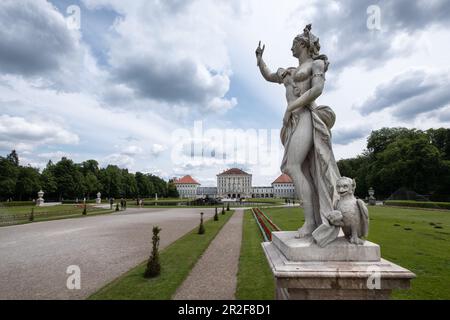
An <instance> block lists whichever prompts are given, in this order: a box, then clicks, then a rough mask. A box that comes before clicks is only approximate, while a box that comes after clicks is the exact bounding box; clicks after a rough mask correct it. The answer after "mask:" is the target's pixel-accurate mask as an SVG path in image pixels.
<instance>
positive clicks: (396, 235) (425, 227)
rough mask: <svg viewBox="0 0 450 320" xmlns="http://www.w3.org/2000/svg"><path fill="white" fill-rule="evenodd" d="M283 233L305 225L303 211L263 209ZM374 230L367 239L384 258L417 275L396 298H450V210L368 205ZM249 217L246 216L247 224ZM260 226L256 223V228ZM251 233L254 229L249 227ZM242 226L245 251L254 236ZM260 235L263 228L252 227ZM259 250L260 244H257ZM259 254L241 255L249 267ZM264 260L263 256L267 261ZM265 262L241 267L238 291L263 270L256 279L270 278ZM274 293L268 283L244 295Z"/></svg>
mask: <svg viewBox="0 0 450 320" xmlns="http://www.w3.org/2000/svg"><path fill="white" fill-rule="evenodd" d="M263 211H264V212H265V213H266V214H267V215H268V216H269V217H270V218H271V219H272V221H273V222H274V223H275V224H277V225H278V226H279V227H280V228H281V229H282V230H296V229H298V228H299V227H300V226H301V225H302V223H303V212H302V211H301V209H299V208H268V209H264V210H263ZM369 211H370V220H371V221H370V230H369V237H368V240H370V241H372V242H375V243H378V244H379V245H380V246H381V254H382V256H383V258H385V259H387V260H390V261H392V262H394V263H397V264H399V265H401V266H402V267H405V268H407V269H409V270H411V271H412V272H414V273H415V274H416V275H417V278H416V279H414V280H413V281H412V288H411V289H410V290H398V291H395V292H394V294H393V298H394V299H450V286H449V285H448V284H449V283H450V212H440V211H430V210H417V209H400V208H392V207H390V208H387V207H370V208H369ZM249 217H250V213H246V218H245V219H246V221H247V219H249ZM255 226H256V224H255ZM247 229H249V230H250V228H249V227H247ZM249 230H246V229H245V227H244V236H245V237H249V238H250V240H248V239H244V242H243V247H242V248H243V249H242V250H247V248H246V246H245V245H244V243H245V242H251V241H254V238H255V235H252V234H251V233H250V232H248V231H249ZM254 233H255V234H257V235H259V230H258V229H257V228H254ZM255 250H256V246H255ZM257 251H258V253H252V254H251V255H249V254H248V253H245V254H243V253H244V252H245V251H243V252H241V265H242V266H243V267H244V266H246V265H247V264H248V263H251V261H252V259H255V256H258V257H259V259H260V258H261V257H264V253H263V251H262V249H261V248H260V247H258V248H257ZM264 260H265V257H264ZM266 267H267V262H265V264H264V268H263V267H262V266H261V265H259V266H258V269H251V268H245V267H244V268H243V269H242V271H241V270H240V271H239V273H240V275H239V278H240V280H241V283H240V287H242V288H250V287H251V285H252V284H251V281H254V279H253V275H252V274H251V273H252V272H258V273H261V272H263V273H264V274H263V275H259V276H258V277H263V278H265V277H268V276H269V275H270V276H272V275H271V273H270V270H268V268H266ZM256 291H266V292H267V294H270V293H271V292H273V284H267V285H266V286H265V287H264V288H260V290H255V292H254V293H253V294H252V293H251V291H249V290H243V291H242V292H243V297H245V298H247V299H258V298H259V297H261V296H262V294H261V292H256Z"/></svg>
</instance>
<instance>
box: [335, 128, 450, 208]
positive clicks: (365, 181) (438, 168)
mask: <svg viewBox="0 0 450 320" xmlns="http://www.w3.org/2000/svg"><path fill="white" fill-rule="evenodd" d="M338 167H339V170H340V172H341V175H343V176H348V177H352V178H355V179H356V194H357V195H358V196H359V197H361V198H365V197H366V196H367V190H368V189H369V188H370V187H373V188H374V189H375V192H376V197H377V198H383V199H386V198H388V197H390V196H391V195H392V194H394V193H399V192H400V193H401V191H402V190H404V191H406V190H408V191H413V192H415V193H417V194H420V195H424V196H426V198H428V199H429V200H432V201H450V129H446V128H440V129H429V130H426V131H422V130H417V129H407V128H382V129H380V130H376V131H372V133H371V134H370V136H369V137H368V139H367V149H366V150H364V152H363V153H362V154H361V155H359V156H357V157H355V158H351V159H344V160H340V161H338Z"/></svg>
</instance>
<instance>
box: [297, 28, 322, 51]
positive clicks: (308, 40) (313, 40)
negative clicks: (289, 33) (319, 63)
mask: <svg viewBox="0 0 450 320" xmlns="http://www.w3.org/2000/svg"><path fill="white" fill-rule="evenodd" d="M291 50H292V54H293V56H294V57H296V58H298V57H299V56H300V54H301V52H302V50H306V51H307V53H308V54H309V55H310V56H311V57H314V56H317V55H319V51H320V43H319V38H318V37H316V36H315V35H313V34H312V33H311V24H308V25H307V26H306V27H305V29H303V33H301V34H299V35H297V36H296V37H295V38H294V41H293V43H292V49H291Z"/></svg>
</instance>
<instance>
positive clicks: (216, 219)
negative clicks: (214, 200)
mask: <svg viewBox="0 0 450 320" xmlns="http://www.w3.org/2000/svg"><path fill="white" fill-rule="evenodd" d="M214 221H219V215H218V214H217V207H216V213H215V214H214Z"/></svg>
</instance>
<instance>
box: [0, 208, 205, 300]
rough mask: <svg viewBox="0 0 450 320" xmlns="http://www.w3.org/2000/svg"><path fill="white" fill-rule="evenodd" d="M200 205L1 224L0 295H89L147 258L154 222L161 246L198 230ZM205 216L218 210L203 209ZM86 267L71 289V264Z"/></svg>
mask: <svg viewBox="0 0 450 320" xmlns="http://www.w3.org/2000/svg"><path fill="white" fill-rule="evenodd" d="M199 210H200V209H190V208H186V209H182V208H180V209H165V208H164V209H131V208H130V209H129V210H127V211H125V212H120V213H114V214H111V215H102V216H92V217H86V218H76V219H64V220H55V221H47V222H36V223H32V224H25V225H18V226H10V227H2V228H0V299H84V298H86V297H88V296H89V295H90V294H92V293H94V292H95V291H97V290H98V289H99V288H101V287H102V286H104V285H105V284H107V283H108V282H110V281H112V280H113V279H115V278H116V277H118V276H119V275H121V274H122V273H124V272H126V271H128V270H129V269H131V268H133V267H134V266H136V265H137V264H139V263H140V262H142V261H144V260H145V259H146V258H147V257H148V256H149V254H150V251H151V236H152V226H154V225H158V226H160V227H161V228H162V231H161V244H160V246H161V249H163V248H164V247H166V246H167V245H169V244H170V243H172V242H173V241H175V240H177V239H178V238H179V237H181V236H182V235H184V234H186V233H187V232H188V231H190V230H192V229H193V228H195V227H196V226H197V225H198V223H199V220H200V214H199ZM202 211H204V212H205V218H207V219H210V218H211V217H212V216H213V211H214V209H204V210H202ZM71 265H77V266H79V267H80V270H81V289H80V290H69V289H67V286H66V283H67V278H68V277H69V274H67V273H66V271H67V268H68V267H69V266H71Z"/></svg>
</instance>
